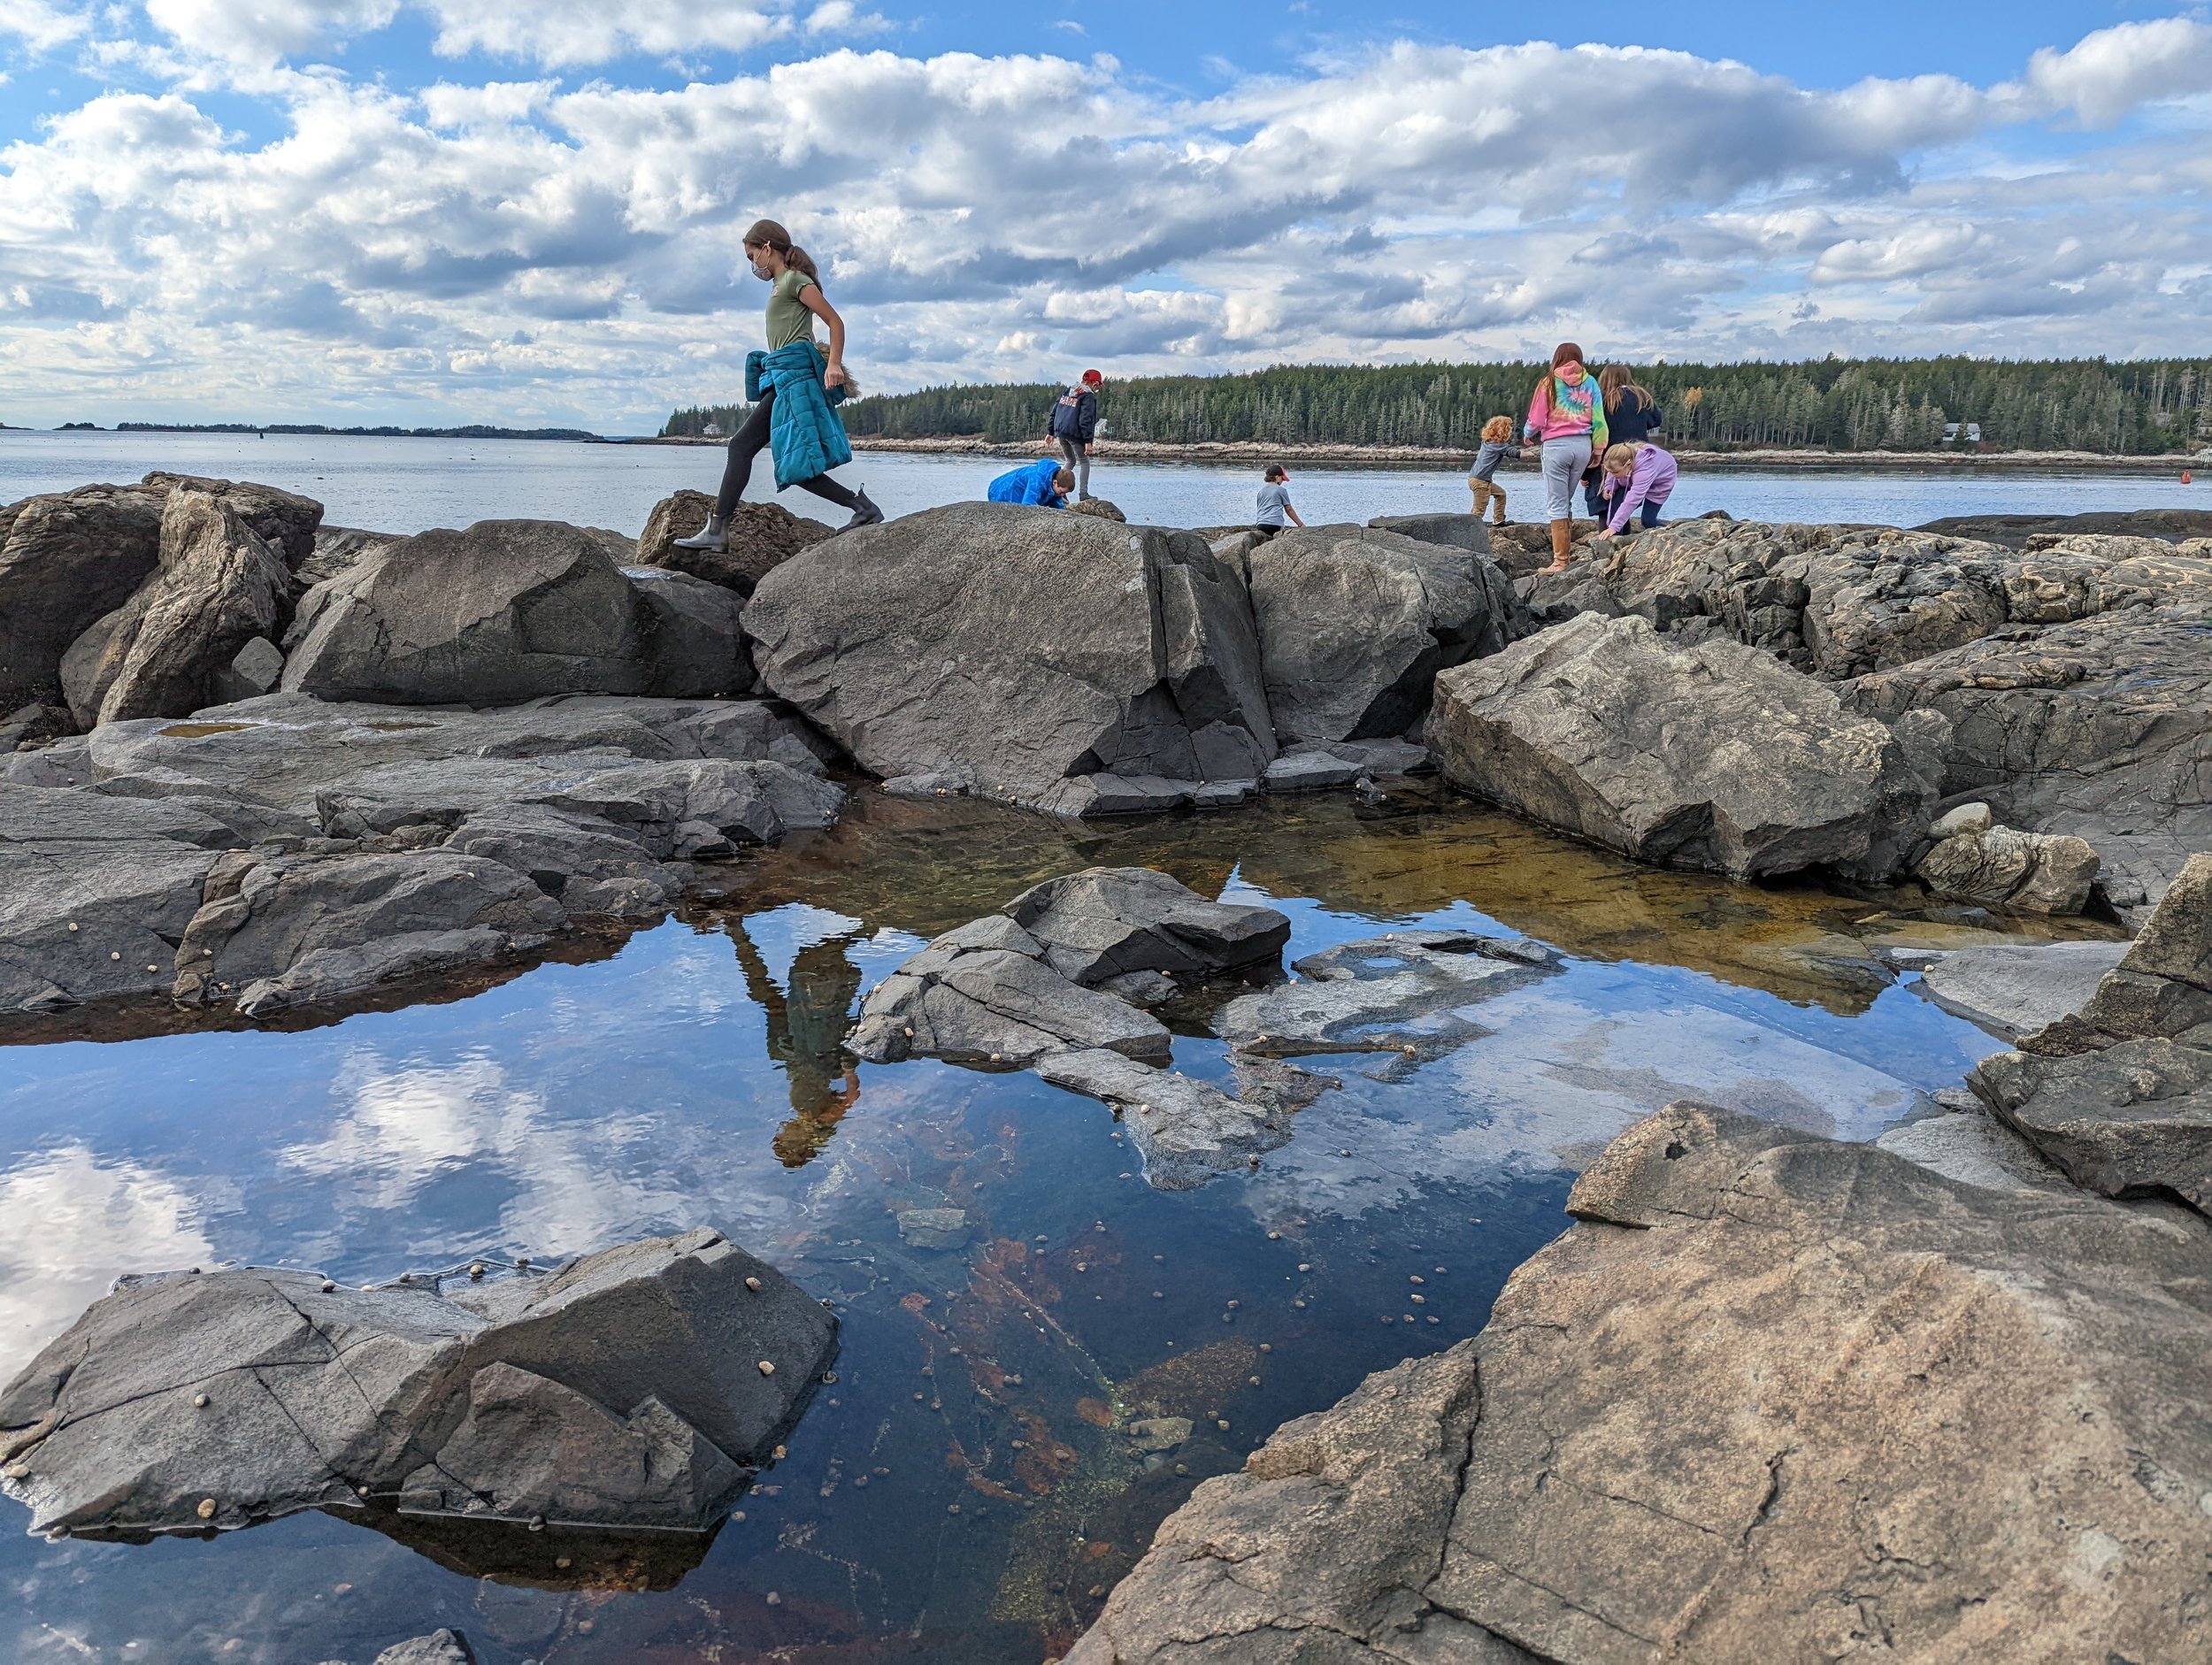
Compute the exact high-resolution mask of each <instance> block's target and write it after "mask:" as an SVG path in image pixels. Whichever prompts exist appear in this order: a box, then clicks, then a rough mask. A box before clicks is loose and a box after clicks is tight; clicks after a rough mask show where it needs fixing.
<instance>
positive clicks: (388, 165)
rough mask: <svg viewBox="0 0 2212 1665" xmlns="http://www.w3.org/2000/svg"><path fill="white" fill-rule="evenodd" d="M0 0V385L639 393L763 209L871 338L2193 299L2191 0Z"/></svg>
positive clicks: (2137, 338) (903, 375) (2006, 349)
mask: <svg viewBox="0 0 2212 1665" xmlns="http://www.w3.org/2000/svg"><path fill="white" fill-rule="evenodd" d="M1584 16H1585V28H1584V30H1583V31H1581V32H1576V31H1571V30H1566V29H1564V28H1563V27H1562V22H1561V17H1560V16H1559V15H1558V14H1557V12H1556V9H1553V10H1552V11H1550V12H1545V11H1542V10H1540V9H1538V8H1532V7H1528V6H1507V5H1494V4H1474V5H1440V4H1399V5H1395V6H1391V7H1388V8H1387V9H1375V8H1371V7H1365V6H1357V5H1352V4H1340V0H1301V3H1300V4H1281V3H1280V0H1276V3H1275V4H1247V3H1245V0H1229V3H1226V4H1204V5H1192V4H1187V0H1186V4H1163V3H1161V0H1125V3H1123V4H1116V5H1113V6H1110V7H1108V6H1072V5H1065V4H1050V3H1049V0H1047V3H1045V4H1026V5H1017V4H999V3H996V0H992V3H988V4H986V3H983V0H966V3H964V4H963V3H958V0H956V3H954V4H921V5H915V4H902V3H901V0H718V4H711V5H703V4H698V3H697V0H0V77H4V80H0V147H4V148H0V421H11V422H42V421H49V420H60V419H63V418H65V417H81V416H83V415H85V414H87V413H88V412H89V413H90V414H91V415H92V416H93V417H94V418H95V419H97V420H101V421H112V420H116V419H119V418H130V417H140V418H174V419H210V420H214V419H233V418H251V419H261V420H282V419H292V420H333V421H383V420H395V421H415V420H421V421H434V420H445V419H454V420H460V419H470V420H488V421H498V422H509V423H515V424H522V423H526V422H530V423H534V422H562V423H580V424H581V425H584V426H594V427H598V428H603V429H622V428H635V427H638V426H647V425H649V424H650V423H651V422H653V421H657V418H658V417H659V415H660V414H661V413H663V412H664V411H665V410H666V409H667V408H668V407H669V406H670V405H672V404H674V403H689V402H691V401H693V400H695V399H702V400H703V399H722V398H726V397H728V396H730V394H731V391H732V389H733V387H734V384H735V378H736V376H737V374H738V367H739V365H740V364H741V359H742V356H743V353H744V351H745V350H746V349H747V348H749V346H751V345H753V344H754V340H753V338H754V336H755V334H757V330H758V327H759V324H758V306H759V301H760V295H759V293H758V291H757V286H755V285H754V284H753V282H752V280H750V279H749V277H747V276H745V275H744V274H743V273H742V272H741V271H740V270H738V269H737V267H736V262H735V258H734V250H733V249H732V248H731V247H730V243H731V241H732V233H733V230H734V229H735V228H737V227H739V226H742V225H743V224H745V223H748V222H749V220H750V219H752V218H753V217H754V216H756V215H757V214H762V213H772V214H774V215H776V216H777V217H779V218H781V219H785V220H787V222H789V223H790V224H791V225H792V226H793V227H794V229H795V231H797V232H798V233H799V234H800V235H801V237H802V240H803V241H804V242H807V243H808V244H809V245H810V247H811V248H813V249H814V250H815V251H816V253H817V254H818V256H819V257H821V258H822V259H823V261H824V263H825V265H826V271H827V278H828V286H827V287H828V288H829V290H830V293H831V294H832V296H833V298H834V299H837V300H839V301H840V303H841V304H842V305H844V306H845V308H846V309H847V311H849V313H850V314H851V317H852V323H853V329H854V349H853V357H854V359H855V362H856V365H857V366H858V367H860V368H861V369H862V370H863V371H864V373H865V374H866V377H867V380H869V381H870V383H871V384H872V385H873V386H877V387H908V386H915V385H921V384H925V383H928V382H933V381H941V380H953V379H959V380H1003V379H1010V378H1027V377H1033V376H1041V375H1057V374H1059V373H1061V372H1063V371H1064V369H1065V368H1066V366H1067V365H1068V364H1070V363H1071V362H1072V361H1073V360H1075V359H1081V360H1083V361H1085V362H1102V363H1106V364H1110V365H1111V366H1113V367H1115V368H1118V369H1120V370H1123V371H1135V370H1151V371H1182V370H1189V371H1217V370H1233V369H1240V368H1248V367H1254V366H1257V365H1261V364H1271V363H1277V362H1286V361H1289V362H1304V361H1317V360H1327V361H1333V362H1340V361H1347V360H1351V361H1376V360H1400V361H1403V360H1415V359H1422V358H1430V357H1446V358H1461V357H1498V356H1504V355H1513V354H1526V353H1533V352H1537V351H1540V350H1543V349H1545V348H1547V347H1548V344H1549V342H1550V341H1552V340H1554V339H1556V338H1557V337H1558V336H1561V335H1564V334H1572V335H1574V336H1576V337H1577V338H1578V339H1581V340H1583V341H1585V343H1586V345H1588V346H1590V347H1591V348H1592V349H1593V351H1594V352H1595V353H1597V354H1599V355H1600V356H1602V357H1631V358H1648V357H1654V356H1660V355H1664V356H1667V357H1692V356H1721V357H1804V356H1813V355H1816V354H1819V353H1822V352H1826V351H1830V350H1835V351H1842V352H1847V353H1850V352H1889V353H1901V354H1915V353H1931V352H1941V351H1974V352H1985V353H2002V354H2031V353H2032V354H2043V353H2084V354H2089V353H2104V354H2108V355H2110V356H2114V357H2133V356H2147V355H2162V354H2172V355H2182V354H2191V355H2201V354H2205V353H2207V352H2212V228H2208V219H2207V215H2206V203H2205V196H2206V193H2207V190H2208V188H2212V22H2208V19H2207V15H2206V12H2205V11H2204V9H2203V8H2201V7H2182V8H2177V7H2175V6H2173V5H2171V4H2168V5H2155V4H2127V3H2124V0H2108V3H2102V4H2077V5H2063V4H2016V5H2009V6H1996V5H1985V4H1967V5H1952V6H1929V5H1925V4H1919V5H1913V6H1907V5H1904V4H1889V3H1888V0H1869V3H1868V4H1857V5H1854V6H1849V7H1840V6H1824V7H1802V6H1801V7H1786V6H1778V5H1752V4H1734V3H1731V4H1706V5H1676V6H1671V7H1651V8H1643V9H1632V8H1606V9H1601V8H1589V9H1586V12H1585V14H1584Z"/></svg>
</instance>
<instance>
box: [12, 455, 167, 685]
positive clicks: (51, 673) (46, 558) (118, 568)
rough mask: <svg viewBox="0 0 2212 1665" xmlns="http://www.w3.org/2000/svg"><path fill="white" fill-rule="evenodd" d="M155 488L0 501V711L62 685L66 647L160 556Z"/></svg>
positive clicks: (91, 489) (90, 489)
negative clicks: (6, 503)
mask: <svg viewBox="0 0 2212 1665" xmlns="http://www.w3.org/2000/svg"><path fill="white" fill-rule="evenodd" d="M161 506H162V498H161V495H160V494H158V493H155V492H150V491H146V490H143V489H141V488H136V487H128V486H86V487H81V488H79V489H78V490H76V491H73V492H68V493H65V494H59V495H53V496H46V497H30V498H26V499H25V500H24V501H23V502H21V503H11V504H9V505H8V506H6V507H5V508H0V709H12V708H13V707H15V706H16V705H18V704H20V703H21V702H23V701H25V700H29V699H35V698H38V697H41V696H42V695H45V694H50V693H52V692H54V691H56V690H57V689H58V687H59V686H60V677H61V661H62V655H63V654H65V653H66V652H67V651H68V649H69V644H70V643H71V642H73V641H76V640H77V638H78V637H80V636H81V635H83V634H84V633H85V632H86V631H87V630H89V629H90V628H91V627H92V626H93V625H95V624H96V623H97V622H98V621H99V620H100V619H101V618H104V617H105V616H106V615H108V614H109V613H111V612H113V611H114V610H116V609H117V608H119V607H120V606H121V605H122V604H123V603H124V602H127V601H128V600H129V599H130V596H131V593H132V592H133V591H134V590H135V589H137V587H139V586H140V585H141V584H142V583H144V582H145V581H146V579H147V578H148V577H149V576H150V574H151V573H152V572H153V571H154V568H155V567H156V565H157V564H158V563H159V561H160V559H161Z"/></svg>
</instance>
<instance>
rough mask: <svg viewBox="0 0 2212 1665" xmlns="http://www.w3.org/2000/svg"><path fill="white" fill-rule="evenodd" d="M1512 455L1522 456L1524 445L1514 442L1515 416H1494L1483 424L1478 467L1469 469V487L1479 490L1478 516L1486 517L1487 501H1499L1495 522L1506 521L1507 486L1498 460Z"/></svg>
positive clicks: (1515, 457)
mask: <svg viewBox="0 0 2212 1665" xmlns="http://www.w3.org/2000/svg"><path fill="white" fill-rule="evenodd" d="M1507 457H1511V458H1512V459H1513V460H1514V461H1515V462H1519V461H1520V460H1521V448H1520V447H1519V446H1517V445H1516V444H1514V443H1513V418H1511V417H1502V416H1494V417H1492V418H1490V419H1489V420H1488V421H1487V422H1486V423H1484V424H1483V425H1482V449H1480V450H1479V451H1477V452H1476V453H1475V465H1474V468H1473V469H1472V470H1471V472H1469V473H1468V476H1467V488H1468V489H1469V490H1470V491H1471V492H1473V493H1474V494H1475V509H1474V515H1475V518H1476V519H1478V520H1479V519H1481V518H1482V510H1483V505H1484V504H1485V503H1496V504H1497V505H1498V518H1497V519H1496V521H1495V522H1494V524H1495V525H1497V526H1503V525H1505V487H1502V486H1501V485H1499V484H1498V481H1497V472H1498V464H1500V463H1502V462H1504V461H1505V459H1506V458H1507Z"/></svg>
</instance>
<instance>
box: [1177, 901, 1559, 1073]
mask: <svg viewBox="0 0 2212 1665" xmlns="http://www.w3.org/2000/svg"><path fill="white" fill-rule="evenodd" d="M1291 969H1292V970H1294V971H1296V972H1297V973H1298V974H1299V976H1300V977H1301V978H1303V979H1304V980H1303V981H1301V982H1295V983H1284V984H1279V985H1278V986H1275V987H1273V988H1270V989H1262V990H1258V991H1256V992H1255V993H1253V994H1244V995H1240V996H1239V997H1238V998H1237V999H1236V1000H1234V1001H1231V1002H1230V1003H1229V1005H1228V1007H1227V1008H1226V1009H1225V1010H1224V1011H1223V1012H1222V1014H1221V1017H1220V1018H1219V1020H1218V1024H1217V1027H1218V1028H1219V1030H1220V1032H1221V1035H1222V1037H1223V1039H1224V1040H1227V1041H1228V1043H1229V1044H1230V1046H1231V1047H1234V1048H1235V1049H1236V1050H1237V1051H1238V1052H1239V1053H1241V1054H1247V1055H1255V1056H1263V1057H1265V1056H1273V1057H1294V1056H1302V1055H1310V1054H1317V1053H1368V1052H1371V1053H1395V1054H1397V1055H1399V1059H1400V1062H1399V1063H1396V1064H1395V1065H1394V1067H1393V1068H1392V1069H1391V1070H1389V1071H1387V1072H1386V1074H1388V1075H1402V1074H1404V1073H1406V1072H1407V1071H1408V1070H1410V1068H1411V1067H1412V1066H1413V1065H1414V1064H1415V1063H1420V1062H1423V1061H1425V1060H1426V1059H1429V1058H1433V1057H1438V1056H1440V1055H1443V1054H1445V1053H1448V1052H1451V1051H1454V1050H1455V1049H1456V1048H1458V1047H1461V1046H1463V1045H1464V1044H1465V1043H1466V1042H1468V1041H1470V1040H1474V1039H1475V1038H1476V1037H1478V1036H1480V1035H1486V1034H1488V1033H1490V1031H1489V1030H1487V1029H1486V1028H1484V1027H1483V1025H1482V1024H1479V1023H1477V1022H1476V1021H1475V1020H1474V1019H1472V1018H1471V1017H1466V1016H1465V1015H1464V1009H1466V1008H1468V1007H1470V1006H1473V1005H1475V1004H1477V1003H1478V1002H1479V1001H1486V1000H1491V999H1494V998H1495V997H1496V996H1498V995H1500V994H1505V993H1507V992H1508V991H1509V990H1511V989H1516V988H1519V987H1521V986H1524V985H1525V984H1528V983H1532V982H1534V981H1536V980H1537V979H1538V978H1543V977H1547V976H1550V975H1552V974H1553V973H1555V972H1556V971H1558V970H1559V969H1560V966H1559V959H1558V955H1555V954H1554V953H1553V952H1552V951H1551V950H1550V949H1549V948H1545V947H1544V946H1543V945H1542V944H1541V943H1539V942H1531V941H1528V940H1525V939H1522V938H1517V937H1513V938H1509V937H1484V936H1478V935H1476V934H1474V933H1473V932H1463V931H1394V932H1391V933H1390V934H1389V935H1387V936H1383V937H1370V938H1367V939H1365V940H1362V941H1358V942H1347V943H1342V944H1340V945H1339V946H1337V947H1335V948H1328V949H1325V950H1324V951H1323V952H1321V953H1319V954H1312V955H1307V956H1306V957H1305V958H1304V959H1302V960H1299V961H1296V962H1294V964H1293V965H1292V968H1291Z"/></svg>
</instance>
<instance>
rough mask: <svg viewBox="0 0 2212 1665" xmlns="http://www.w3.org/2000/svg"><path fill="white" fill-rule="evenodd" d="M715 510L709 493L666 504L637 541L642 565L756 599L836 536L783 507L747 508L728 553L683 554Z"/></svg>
mask: <svg viewBox="0 0 2212 1665" xmlns="http://www.w3.org/2000/svg"><path fill="white" fill-rule="evenodd" d="M713 510H714V499H713V498H712V497H711V496H710V495H708V494H707V493H705V492H703V491H680V492H678V493H677V494H676V495H674V496H673V497H664V498H662V499H661V500H660V502H658V503H655V504H654V505H653V512H652V513H651V514H649V515H648V516H646V518H645V530H644V532H643V533H641V534H640V535H639V537H638V541H637V557H636V558H637V564H639V565H640V566H658V567H666V568H668V569H669V570H670V571H672V572H688V573H689V574H690V575H691V576H692V577H694V578H697V579H705V580H706V581H707V582H709V583H710V584H718V585H720V586H721V587H723V588H725V589H728V590H733V591H734V592H736V594H738V595H741V596H743V595H751V594H752V593H753V590H754V588H755V587H757V585H758V584H759V583H760V581H761V579H764V578H766V577H767V576H768V575H769V573H771V572H774V571H775V570H776V569H777V568H778V567H780V566H781V565H782V564H784V563H785V562H786V561H788V560H789V559H790V558H791V557H792V556H795V555H796V554H798V553H799V551H800V550H802V549H811V548H812V547H813V546H814V545H816V544H818V543H820V542H822V541H825V540H826V539H828V538H829V537H831V536H833V530H832V528H830V527H828V526H824V525H823V524H822V523H821V522H820V521H818V520H810V519H807V518H805V517H803V516H801V515H795V514H793V513H792V512H791V511H790V510H788V509H786V508H785V507H784V506H783V505H782V504H781V503H740V504H738V506H737V511H736V513H735V514H733V515H732V516H731V518H730V534H729V547H728V548H727V549H678V548H677V547H676V540H677V539H679V538H687V537H689V536H691V535H692V534H693V533H695V532H697V531H699V530H700V529H701V528H703V526H705V525H706V524H707V517H708V515H710V513H712V512H713Z"/></svg>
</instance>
